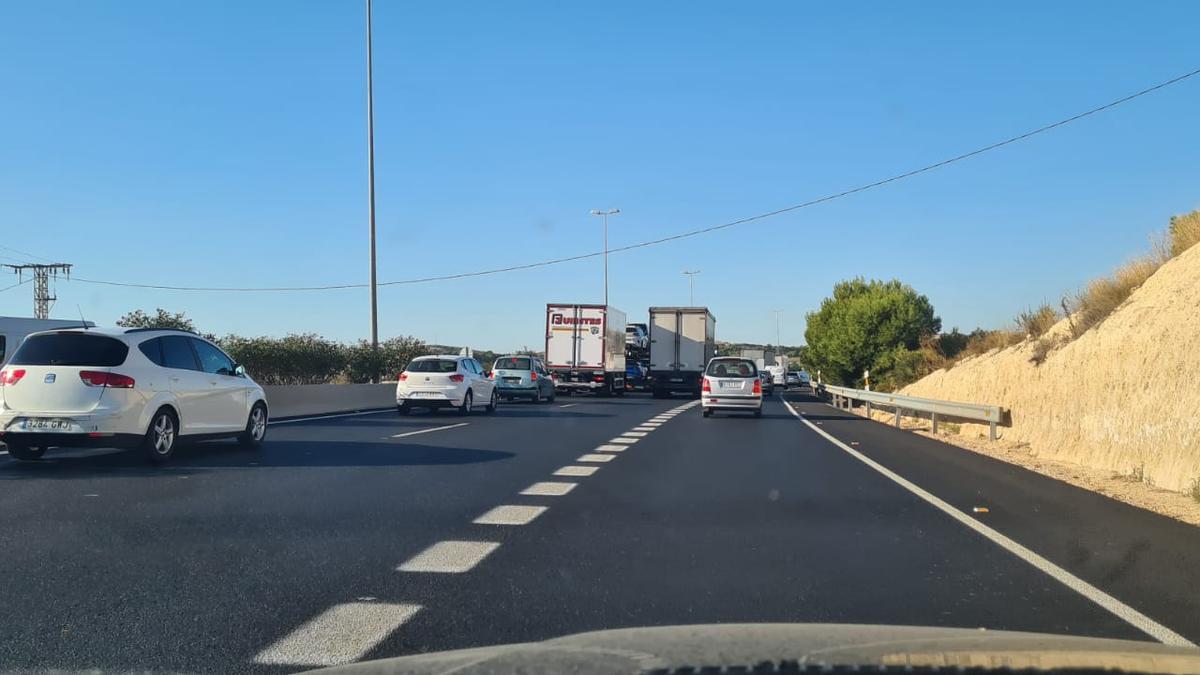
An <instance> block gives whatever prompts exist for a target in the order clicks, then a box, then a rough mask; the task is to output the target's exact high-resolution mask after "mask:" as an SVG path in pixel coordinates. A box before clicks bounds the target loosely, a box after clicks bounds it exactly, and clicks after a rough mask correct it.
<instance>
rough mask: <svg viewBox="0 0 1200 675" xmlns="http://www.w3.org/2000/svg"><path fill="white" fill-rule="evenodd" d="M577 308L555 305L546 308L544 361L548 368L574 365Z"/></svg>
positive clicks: (577, 325)
mask: <svg viewBox="0 0 1200 675" xmlns="http://www.w3.org/2000/svg"><path fill="white" fill-rule="evenodd" d="M578 319H579V308H578V307H575V306H573V305H557V306H550V307H547V308H546V363H547V365H549V367H550V368H555V369H563V368H566V369H570V368H574V367H575V343H576V340H575V335H576V333H577V332H578V328H579V324H578V323H577V321H578Z"/></svg>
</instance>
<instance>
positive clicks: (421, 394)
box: [409, 391, 437, 398]
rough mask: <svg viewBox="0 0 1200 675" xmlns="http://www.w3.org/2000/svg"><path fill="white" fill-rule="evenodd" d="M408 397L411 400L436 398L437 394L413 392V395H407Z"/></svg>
mask: <svg viewBox="0 0 1200 675" xmlns="http://www.w3.org/2000/svg"><path fill="white" fill-rule="evenodd" d="M409 396H410V397H411V398H430V397H433V396H437V394H436V393H435V392H432V391H414V392H413V393H411V394H409Z"/></svg>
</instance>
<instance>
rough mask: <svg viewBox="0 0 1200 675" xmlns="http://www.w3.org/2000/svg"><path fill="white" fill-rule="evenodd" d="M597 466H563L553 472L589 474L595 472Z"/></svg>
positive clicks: (557, 474) (568, 474)
mask: <svg viewBox="0 0 1200 675" xmlns="http://www.w3.org/2000/svg"><path fill="white" fill-rule="evenodd" d="M599 468H600V467H598V466H564V467H563V468H561V469H559V470H558V471H555V472H554V475H555V476H590V475H592V474H594V473H596V470H597V469H599Z"/></svg>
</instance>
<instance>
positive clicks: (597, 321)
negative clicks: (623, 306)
mask: <svg viewBox="0 0 1200 675" xmlns="http://www.w3.org/2000/svg"><path fill="white" fill-rule="evenodd" d="M576 340H577V343H578V347H577V348H576V350H575V367H577V368H601V369H602V368H604V310H603V309H601V308H599V307H581V308H579V331H578V333H577V338H576Z"/></svg>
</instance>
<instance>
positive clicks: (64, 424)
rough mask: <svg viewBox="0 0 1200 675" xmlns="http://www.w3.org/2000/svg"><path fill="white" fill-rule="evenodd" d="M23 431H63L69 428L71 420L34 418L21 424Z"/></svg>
mask: <svg viewBox="0 0 1200 675" xmlns="http://www.w3.org/2000/svg"><path fill="white" fill-rule="evenodd" d="M21 428H22V429H24V430H25V431H64V430H66V429H70V428H71V420H60V419H46V418H34V419H27V420H25V421H24V422H22V423H21Z"/></svg>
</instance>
